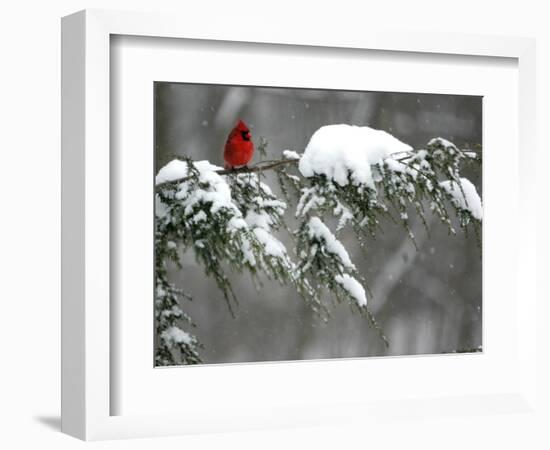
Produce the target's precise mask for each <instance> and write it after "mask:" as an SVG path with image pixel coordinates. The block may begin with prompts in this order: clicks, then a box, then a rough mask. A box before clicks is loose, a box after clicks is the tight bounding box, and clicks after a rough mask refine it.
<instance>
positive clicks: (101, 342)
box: [62, 10, 540, 440]
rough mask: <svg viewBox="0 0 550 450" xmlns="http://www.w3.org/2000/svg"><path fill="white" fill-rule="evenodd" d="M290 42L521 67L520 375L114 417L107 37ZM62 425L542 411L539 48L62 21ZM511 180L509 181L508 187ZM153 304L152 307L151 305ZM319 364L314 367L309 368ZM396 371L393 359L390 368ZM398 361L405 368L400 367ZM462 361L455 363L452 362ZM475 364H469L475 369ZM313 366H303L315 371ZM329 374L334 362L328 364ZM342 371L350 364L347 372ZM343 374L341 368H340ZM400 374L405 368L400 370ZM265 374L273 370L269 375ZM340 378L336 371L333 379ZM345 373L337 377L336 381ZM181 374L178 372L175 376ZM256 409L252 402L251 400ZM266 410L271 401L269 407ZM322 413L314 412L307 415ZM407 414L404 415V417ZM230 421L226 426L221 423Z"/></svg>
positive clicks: (88, 434)
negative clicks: (456, 388)
mask: <svg viewBox="0 0 550 450" xmlns="http://www.w3.org/2000/svg"><path fill="white" fill-rule="evenodd" d="M112 35H122V36H144V37H162V38H177V39H194V40H196V39H200V40H212V41H232V42H242V43H257V44H266V45H268V44H285V45H299V46H306V47H308V46H310V47H326V48H332V49H336V51H337V49H369V50H377V51H385V52H409V53H410V52H413V53H416V54H448V55H465V56H480V57H502V58H511V59H514V60H517V64H518V78H519V98H518V117H519V122H518V124H517V125H518V131H519V133H518V136H519V144H518V147H517V148H519V149H521V158H520V159H519V178H518V180H517V189H516V191H517V192H516V195H517V198H518V199H519V198H521V199H522V202H521V203H518V213H519V214H521V218H522V220H521V221H518V226H519V227H520V228H519V230H518V231H517V235H516V236H515V239H516V240H517V241H514V249H515V250H516V251H517V254H515V255H514V256H515V258H517V267H514V268H513V269H511V270H512V271H513V273H514V274H515V277H516V279H515V283H513V285H514V286H521V289H522V301H521V302H517V296H518V292H517V291H513V292H511V293H510V295H511V296H515V297H514V298H515V299H516V303H514V305H516V306H517V311H518V314H517V317H515V320H516V322H515V326H517V330H518V332H517V339H516V340H515V341H514V345H515V346H517V348H516V349H515V350H517V360H514V364H515V365H517V367H516V369H517V377H516V376H514V379H513V380H512V381H510V382H509V384H508V385H507V386H506V389H504V388H502V389H501V390H500V391H498V392H490V393H483V392H478V393H476V394H472V393H469V394H468V395H464V396H463V397H452V396H443V395H441V394H438V395H435V396H430V395H427V394H425V393H424V394H420V395H412V394H413V393H409V394H411V395H408V394H407V391H406V389H404V390H401V391H399V392H398V394H397V395H396V396H395V397H394V398H392V399H391V400H390V399H388V400H387V401H385V400H384V399H383V398H380V399H377V400H376V401H372V402H368V401H363V400H362V399H359V401H357V402H355V403H350V402H346V401H344V402H342V403H341V404H335V403H330V408H323V406H324V407H328V406H329V405H328V404H323V403H322V402H321V403H320V404H314V403H313V402H312V401H311V399H310V400H306V401H305V403H307V404H304V405H303V406H302V407H299V408H298V407H288V406H287V405H272V409H271V410H269V409H265V405H264V409H263V410H258V411H250V410H249V411H248V412H247V411H240V412H235V410H234V407H233V406H231V407H228V405H223V404H220V405H218V406H219V411H220V412H219V413H218V414H214V413H212V412H208V411H202V412H199V413H198V414H194V415H192V416H190V415H189V414H185V412H184V411H182V413H178V412H170V413H163V414H159V413H158V412H155V413H151V414H147V411H145V412H140V413H139V414H119V415H112V411H113V405H112V398H113V397H112V396H113V391H114V390H115V389H117V388H120V386H118V387H117V386H116V383H114V382H113V378H112V372H111V364H112V358H113V357H114V356H116V355H113V354H112V352H113V349H112V342H111V338H110V336H112V335H113V334H114V333H115V332H116V330H115V328H116V326H117V324H116V323H113V321H112V320H111V319H112V317H111V309H110V300H109V299H110V295H111V289H112V287H111V280H110V273H111V272H110V257H111V245H112V242H111V241H110V227H111V212H110V198H111V190H110V187H111V184H112V182H113V180H112V177H116V174H113V173H112V172H111V168H110V153H109V149H110V145H111V135H110V105H111V100H112V99H111V95H112V93H111V91H110V87H111V86H110V85H111V79H110V57H111V47H110V42H111V36H112ZM62 53H63V61H62V77H63V79H62V81H63V83H62V107H63V113H62V123H63V132H62V146H63V150H62V172H63V179H62V227H63V229H62V430H63V431H64V432H65V433H67V434H70V435H73V436H76V437H78V438H81V439H85V440H98V439H111V438H130V437H145V436H162V435H174V434H183V433H195V432H209V431H224V430H227V431H232V430H248V429H258V428H266V427H280V426H295V425H308V424H311V423H321V424H323V423H332V422H333V421H334V420H336V418H337V419H338V421H352V422H353V418H354V417H358V416H361V417H365V416H369V417H373V416H375V415H376V414H380V412H381V411H382V415H384V414H385V415H386V416H388V417H391V416H392V413H391V412H390V410H391V408H390V403H391V402H395V401H401V402H403V408H404V411H409V412H410V414H411V415H412V414H415V411H418V410H419V409H422V408H428V409H430V408H431V409H432V410H436V411H439V413H440V414H441V415H455V414H458V415H469V414H480V413H483V414H495V413H498V412H500V411H502V410H503V409H505V410H506V409H509V410H512V411H514V412H517V413H525V414H527V413H529V414H533V413H535V414H536V413H537V411H538V408H540V405H537V402H536V398H537V387H536V382H535V380H536V374H537V368H536V358H537V353H536V339H537V338H536V311H537V306H536V299H537V297H536V296H537V292H536V283H535V281H536V280H535V273H536V271H535V270H534V265H535V259H536V258H535V256H536V236H535V234H534V233H532V232H530V230H532V229H534V228H535V221H536V216H535V211H536V208H535V206H534V205H535V202H536V196H535V195H534V194H533V192H534V189H535V187H534V186H533V184H532V183H531V182H530V179H529V173H531V172H532V171H534V168H535V165H536V160H535V151H536V143H535V138H534V136H535V133H534V127H535V120H534V119H535V117H534V116H535V106H534V105H535V95H536V92H535V82H534V77H535V44H534V41H533V40H532V39H526V38H512V37H488V36H472V35H456V34H444V33H442V34H437V33H425V34H420V33H413V34H409V33H403V32H397V31H395V30H393V31H392V30H386V31H384V30H376V31H374V30H370V31H366V32H364V33H363V32H362V33H361V34H360V35H357V34H356V33H353V32H351V31H350V32H349V33H339V34H338V35H331V36H327V35H326V34H325V33H324V31H323V30H321V29H317V28H316V27H315V26H314V25H312V26H311V29H308V33H307V35H306V34H304V33H303V32H301V31H299V30H285V31H284V33H283V32H281V31H280V29H279V27H278V26H276V25H270V24H269V23H257V24H256V25H254V24H252V25H251V26H249V27H246V28H239V29H237V28H234V27H231V26H230V24H228V25H227V26H223V25H222V26H219V24H217V26H216V28H215V30H214V28H211V29H206V28H204V26H203V25H202V24H201V23H200V21H197V20H195V19H194V18H193V17H180V16H173V15H165V14H143V13H127V12H113V11H109V12H107V11H96V10H92V11H89V10H87V11H82V12H79V13H76V14H73V15H71V16H67V17H65V18H64V19H63V22H62ZM515 188H516V185H515V184H514V189H515ZM151 302H152V300H151ZM313 364H315V363H313ZM396 364H397V363H396ZM399 364H406V361H405V362H404V363H403V362H402V363H399ZM454 364H458V365H460V362H459V363H454ZM474 364H476V363H474ZM247 367H248V369H247V368H245V370H249V371H254V373H255V374H256V375H257V376H262V377H264V376H267V377H269V376H271V377H273V376H280V372H281V370H283V369H280V367H281V366H277V365H271V366H270V365H249V366H247ZM312 367H314V366H312V365H303V364H302V365H301V366H300V371H301V372H306V374H302V375H301V376H307V372H308V371H309V372H311V371H312V370H313V369H312ZM332 367H335V366H334V365H333V366H332ZM346 367H347V368H348V369H349V368H350V367H351V366H349V365H348V366H346ZM344 368H345V367H344ZM400 370H401V369H400ZM270 373H271V374H270ZM335 373H336V376H340V375H341V372H335ZM339 374H340V375H339ZM182 376H185V375H182ZM247 405H248V406H247V407H248V408H251V407H252V406H251V405H253V399H251V402H250V403H247ZM268 406H269V405H268ZM312 411H317V412H319V411H320V413H318V414H311V412H312ZM401 413H403V409H402V411H401ZM224 414H225V417H228V418H229V417H230V419H227V420H224Z"/></svg>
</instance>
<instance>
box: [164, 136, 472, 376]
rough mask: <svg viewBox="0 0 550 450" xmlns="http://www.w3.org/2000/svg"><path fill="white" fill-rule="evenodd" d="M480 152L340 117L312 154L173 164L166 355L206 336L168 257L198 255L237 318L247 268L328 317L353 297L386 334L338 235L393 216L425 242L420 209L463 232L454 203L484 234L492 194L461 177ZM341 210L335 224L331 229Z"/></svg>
mask: <svg viewBox="0 0 550 450" xmlns="http://www.w3.org/2000/svg"><path fill="white" fill-rule="evenodd" d="M476 160H477V156H476V154H475V153H473V152H470V151H464V150H461V149H458V148H457V147H456V146H455V145H454V144H452V143H450V142H448V141H446V140H445V139H442V138H436V139H432V140H431V141H430V142H428V144H427V145H426V146H425V148H422V149H418V150H415V149H413V148H412V147H410V146H409V145H407V144H404V143H403V142H401V141H399V140H398V139H397V138H395V137H394V136H392V135H390V134H388V133H386V132H384V131H380V130H374V129H372V128H368V127H355V126H350V125H332V126H326V127H322V128H320V129H319V130H318V131H317V132H316V133H314V135H313V136H312V137H311V139H310V141H309V144H308V145H307V147H306V148H305V150H304V152H303V154H298V153H296V152H294V151H290V150H285V151H284V152H283V153H282V155H281V159H278V160H268V161H262V162H260V163H258V164H256V165H254V166H252V167H244V168H240V169H236V170H226V169H223V168H221V167H218V166H215V165H213V164H211V163H210V162H208V161H195V162H194V161H191V160H184V161H182V160H173V161H171V162H170V163H168V164H167V165H166V166H164V167H163V168H162V169H161V170H160V171H159V172H158V174H157V176H156V187H157V188H156V191H157V193H156V255H157V257H156V258H157V259H156V271H157V302H156V305H157V309H156V317H157V335H158V336H159V344H158V349H157V363H158V364H161V365H169V364H179V363H184V364H193V363H196V362H199V361H200V357H199V348H200V343H199V340H198V339H197V338H196V337H195V336H193V335H192V334H191V333H190V332H189V330H188V328H189V327H191V326H193V324H192V321H191V319H190V318H189V317H187V316H185V314H184V313H183V310H182V309H181V306H182V305H181V301H182V300H184V299H185V298H188V297H189V296H188V295H187V294H184V293H183V292H182V291H179V290H177V288H176V287H175V286H172V285H171V284H170V283H169V282H168V281H167V277H166V268H165V265H166V262H167V261H170V260H171V261H173V262H175V263H176V264H177V263H179V258H180V255H181V254H182V253H183V252H187V251H192V252H193V253H194V255H195V258H196V260H197V262H198V263H199V264H200V265H201V266H202V267H203V268H204V271H205V273H206V275H207V276H210V277H211V278H212V279H213V280H214V281H215V282H216V284H217V286H218V287H219V289H220V291H221V293H222V295H223V297H224V299H225V302H226V304H227V307H228V309H229V311H230V312H231V314H236V309H237V305H238V302H237V297H236V295H235V293H234V291H233V288H232V285H231V283H230V281H229V277H228V271H234V272H239V273H240V272H248V273H250V274H251V275H252V277H253V279H254V280H256V281H257V285H258V286H260V285H261V279H262V277H267V278H269V279H272V280H275V281H278V282H279V283H281V284H284V285H286V284H291V285H293V286H294V287H295V289H296V291H297V292H298V293H299V294H300V295H301V296H302V298H303V299H304V300H305V301H306V302H307V303H308V304H309V305H311V307H312V308H313V309H314V310H315V311H316V312H317V313H318V314H320V315H321V316H323V317H324V318H325V319H327V318H328V316H329V308H328V306H327V304H326V302H325V301H324V300H323V299H324V298H325V297H332V298H333V299H335V300H336V301H348V302H349V303H350V305H351V307H352V308H353V309H355V310H357V311H359V312H360V313H361V314H364V315H365V316H366V317H367V318H368V319H369V321H370V323H371V324H372V325H373V326H374V327H376V328H377V329H378V330H379V332H380V335H381V337H382V338H383V339H385V337H384V336H383V333H382V331H381V329H380V328H379V326H378V324H377V323H376V320H375V318H374V315H373V314H372V313H371V311H370V310H369V307H368V305H369V295H370V293H369V291H368V287H367V285H366V280H364V279H363V277H362V276H361V275H360V274H359V273H358V272H357V269H356V267H355V264H354V263H353V261H352V258H351V257H350V254H349V253H348V251H347V250H346V249H345V247H344V245H343V244H342V242H340V240H339V239H338V234H339V232H341V230H343V229H344V228H346V227H349V228H350V229H351V230H352V231H353V232H354V233H355V236H356V237H357V240H358V243H359V245H360V246H362V245H363V243H364V242H365V239H367V238H368V237H371V236H372V237H375V236H376V234H377V232H378V231H379V230H380V228H381V226H382V221H381V220H382V218H383V217H385V216H389V217H390V218H391V219H392V220H393V221H394V222H397V223H401V224H402V225H403V227H404V228H405V230H406V231H407V233H408V235H409V237H410V238H411V239H412V240H413V241H414V235H413V233H412V231H411V229H410V227H409V214H411V213H412V214H417V215H418V216H419V217H420V218H421V219H422V221H423V222H424V224H425V225H426V227H427V226H428V225H427V220H426V214H428V212H430V213H431V214H433V215H434V216H435V217H437V218H439V220H440V221H442V222H443V223H444V224H445V225H446V226H447V227H448V228H449V230H450V232H452V233H455V230H454V228H453V225H452V223H453V222H452V221H451V211H454V215H455V216H456V217H457V218H458V223H459V226H460V227H461V228H463V229H466V228H467V227H468V226H473V228H474V230H475V232H476V234H477V235H478V236H479V229H480V226H481V220H482V203H481V199H480V198H479V195H478V194H477V192H476V190H475V187H474V185H473V184H472V183H471V182H470V181H469V180H467V179H465V178H464V177H462V176H461V173H460V169H461V166H462V164H464V163H467V162H470V161H476ZM267 170H274V171H275V172H276V174H277V180H278V182H279V186H280V189H281V191H282V193H283V195H284V197H285V199H284V201H283V200H281V199H279V198H277V196H276V195H275V194H274V193H273V191H272V189H271V188H270V187H269V186H268V185H267V184H266V183H264V182H263V181H262V173H263V172H264V171H267ZM293 204H295V205H296V206H295V208H294V211H293V212H294V217H295V218H296V219H297V220H298V222H299V224H298V227H297V228H296V229H295V230H294V231H293V232H291V233H290V236H291V238H292V248H286V246H285V244H284V243H283V241H282V240H281V239H280V236H279V235H278V234H279V233H280V232H281V231H283V230H288V229H289V227H288V225H287V224H286V223H285V214H286V211H287V210H288V209H289V207H290V206H291V205H293ZM331 217H333V218H335V219H337V220H336V222H337V225H336V226H335V229H334V230H331V229H330V227H329V226H328V225H327V224H329V223H330V221H328V219H330V218H331ZM184 328H187V331H185V330H184Z"/></svg>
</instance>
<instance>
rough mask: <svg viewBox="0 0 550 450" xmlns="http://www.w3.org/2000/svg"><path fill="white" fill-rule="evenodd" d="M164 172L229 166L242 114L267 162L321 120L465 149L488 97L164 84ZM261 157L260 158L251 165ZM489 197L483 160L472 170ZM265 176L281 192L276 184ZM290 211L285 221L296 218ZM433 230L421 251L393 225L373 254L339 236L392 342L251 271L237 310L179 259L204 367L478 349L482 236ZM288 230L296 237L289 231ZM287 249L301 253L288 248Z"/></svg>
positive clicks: (160, 89)
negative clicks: (177, 166)
mask: <svg viewBox="0 0 550 450" xmlns="http://www.w3.org/2000/svg"><path fill="white" fill-rule="evenodd" d="M154 95H155V124H154V126H155V159H156V160H155V164H156V170H158V169H159V168H161V167H162V166H163V165H164V164H166V163H167V162H169V161H170V160H172V159H173V158H176V157H182V156H184V155H185V156H189V157H191V158H192V159H194V160H201V159H208V160H209V161H210V162H212V163H213V164H218V165H221V166H223V158H222V150H223V146H224V143H225V140H226V138H227V135H228V133H229V131H230V130H231V129H232V127H233V126H234V124H235V122H236V121H237V120H238V119H239V118H241V119H243V120H244V121H245V122H246V123H247V124H248V125H249V126H250V128H251V131H252V136H253V140H255V141H256V142H258V139H259V137H260V136H263V137H265V138H266V139H267V140H268V142H269V145H268V159H276V158H280V157H281V152H282V151H283V150H285V149H291V150H296V151H298V152H302V151H303V150H304V148H305V146H306V145H307V143H308V141H309V138H310V137H311V135H312V134H313V133H314V132H315V131H316V130H317V129H318V128H319V127H321V126H323V125H328V124H335V123H347V124H353V125H368V126H371V127H373V128H379V129H383V130H385V131H388V132H389V133H391V134H393V135H394V136H396V137H397V138H399V139H401V140H402V141H403V142H406V143H408V144H410V145H412V146H413V147H414V148H420V147H422V146H423V145H425V144H426V143H427V141H428V140H430V139H431V138H433V137H438V136H441V137H444V138H446V139H449V140H451V141H452V142H454V143H455V144H456V145H458V146H459V147H465V146H474V145H476V144H481V143H482V98H481V97H476V96H454V95H439V94H410V93H385V92H352V91H330V90H309V89H308V90H304V89H287V88H256V87H237V86H222V85H200V84H181V83H165V82H163V83H155V89H154ZM258 156H259V155H255V159H254V161H257V160H258ZM464 176H466V177H467V178H468V179H470V181H472V182H473V183H474V184H475V185H476V187H477V189H478V192H479V193H480V195H482V191H481V187H482V186H481V176H482V174H481V168H480V167H476V168H470V169H466V170H465V171H464ZM270 177H271V178H268V183H269V184H270V185H271V187H272V188H273V190H274V191H275V192H278V189H276V181H275V179H274V178H273V177H272V176H271V175H270ZM292 216H293V208H289V211H288V212H287V217H288V220H289V223H292ZM430 221H431V227H430V228H431V232H430V236H429V237H428V236H427V234H426V232H425V230H424V228H423V227H422V225H421V224H420V223H419V222H418V221H417V222H416V223H414V221H413V224H414V227H413V230H414V232H415V236H416V239H417V244H418V247H419V250H416V249H415V247H414V245H413V244H412V242H411V241H410V239H409V238H407V236H406V233H405V232H404V230H403V228H402V227H400V226H399V225H396V224H394V223H392V222H391V221H389V220H388V221H387V223H385V224H383V226H384V229H385V230H386V231H385V232H384V234H379V235H378V236H377V238H376V240H372V239H371V240H370V241H369V246H368V248H367V254H366V255H365V254H363V253H362V252H361V251H359V250H358V249H357V245H356V241H355V238H354V236H353V234H352V233H351V232H344V233H343V234H342V235H341V237H340V239H341V240H342V242H343V244H344V245H345V246H346V248H347V249H348V252H349V253H350V256H351V257H352V259H353V260H354V262H355V264H356V265H357V268H358V270H359V271H360V272H361V273H362V274H363V275H364V276H365V277H366V279H367V281H368V284H369V287H370V289H371V290H372V292H373V297H371V298H370V299H369V306H370V308H371V310H372V311H373V312H374V313H375V315H376V317H377V320H378V322H379V324H380V325H381V327H382V329H383V330H384V332H385V334H386V336H387V337H388V339H389V342H390V347H389V348H386V347H385V345H384V344H383V342H382V341H381V339H380V338H379V337H378V335H377V333H376V331H374V330H373V329H371V328H370V327H369V325H368V323H367V321H366V319H364V318H362V317H360V316H359V315H357V314H353V313H352V312H351V310H350V308H349V306H347V305H345V304H340V305H335V306H334V307H333V308H332V318H331V319H330V320H329V321H328V323H324V322H322V321H321V320H320V319H318V318H317V317H316V316H315V315H314V314H313V313H312V312H311V311H310V309H309V308H308V306H307V305H305V304H304V302H303V301H302V300H301V299H300V298H299V297H298V295H296V293H295V292H294V290H293V289H292V287H290V286H280V285H279V284H277V283H270V282H267V281H266V282H265V285H264V287H263V289H262V290H261V291H260V292H257V291H256V290H255V288H254V287H253V285H252V283H251V281H250V279H249V277H248V276H239V275H234V276H232V277H231V280H232V282H233V285H234V288H235V292H236V293H237V295H238V297H239V301H240V306H239V308H238V309H237V311H236V315H237V317H236V318H235V319H233V318H231V315H230V314H229V311H228V310H227V307H226V305H225V303H224V300H223V296H222V294H221V293H220V292H219V291H218V289H217V287H216V286H215V284H214V282H213V281H211V280H210V279H208V278H207V277H206V276H205V275H204V273H203V271H202V268H201V267H199V266H198V265H197V264H196V263H195V261H194V256H193V254H192V252H188V253H187V254H185V255H184V256H183V258H182V262H183V270H177V269H176V268H175V267H173V266H172V268H171V271H170V278H171V281H172V282H174V283H176V284H178V285H179V286H181V287H183V288H184V289H185V290H186V291H188V292H189V293H190V294H192V296H193V297H194V301H193V302H192V303H189V302H186V303H185V304H184V305H182V306H183V308H184V310H185V311H186V312H187V313H189V314H190V315H191V317H192V318H193V319H194V321H195V322H196V324H197V328H195V329H193V330H191V331H192V332H193V333H194V334H196V335H197V337H198V338H199V339H200V340H201V341H202V343H203V344H204V346H205V348H204V349H203V350H202V352H201V356H202V358H203V360H204V362H205V363H226V362H246V361H277V360H294V359H324V358H334V357H360V356H384V355H411V354H426V353H447V352H454V351H468V350H470V349H479V348H480V347H481V344H482V342H481V339H482V327H481V325H482V320H481V319H482V264H481V251H480V249H479V248H478V247H477V246H476V241H475V236H474V233H473V232H472V233H470V234H469V235H468V237H466V236H465V235H464V234H463V233H462V232H459V233H458V234H457V235H456V236H449V235H448V232H447V229H446V228H445V227H444V226H443V225H442V224H441V223H439V222H438V221H437V220H434V219H432V218H430V216H428V222H430ZM278 236H279V238H280V239H281V240H282V241H283V242H285V243H288V242H289V240H288V236H287V235H286V233H285V232H284V231H282V232H281V233H279V235H278ZM288 250H289V251H291V252H292V249H291V248H290V246H289V247H288Z"/></svg>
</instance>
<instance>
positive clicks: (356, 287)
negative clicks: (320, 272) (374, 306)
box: [334, 273, 367, 306]
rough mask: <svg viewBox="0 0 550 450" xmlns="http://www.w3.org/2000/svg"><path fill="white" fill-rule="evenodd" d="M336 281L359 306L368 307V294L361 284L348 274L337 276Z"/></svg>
mask: <svg viewBox="0 0 550 450" xmlns="http://www.w3.org/2000/svg"><path fill="white" fill-rule="evenodd" d="M334 280H335V281H336V282H337V283H338V284H339V285H340V286H342V288H343V289H345V290H346V291H347V292H348V293H349V295H350V296H351V297H352V298H354V299H355V301H356V302H357V304H358V305H359V306H367V294H365V289H364V288H363V286H361V283H359V281H357V280H356V279H355V278H353V277H351V276H349V275H348V274H347V273H345V274H343V275H336V277H334Z"/></svg>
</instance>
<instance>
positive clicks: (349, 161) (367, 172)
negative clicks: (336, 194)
mask: <svg viewBox="0 0 550 450" xmlns="http://www.w3.org/2000/svg"><path fill="white" fill-rule="evenodd" d="M410 151H412V147H411V146H409V145H407V144H405V143H403V142H401V141H400V140H399V139H397V138H395V137H393V136H392V135H391V134H389V133H386V132H385V131H382V130H375V129H374V128H370V127H358V126H354V125H346V124H341V125H327V126H324V127H321V128H319V129H318V130H317V131H316V132H315V133H314V134H313V136H312V137H311V139H310V141H309V144H308V145H307V147H306V150H305V152H304V155H303V156H302V158H301V159H300V164H299V169H300V172H301V173H302V175H303V176H305V177H312V176H314V175H325V176H326V177H327V178H329V179H331V180H334V181H335V182H336V183H338V184H339V185H340V186H345V185H347V184H348V182H349V179H348V175H349V176H351V181H352V183H353V184H357V185H360V184H366V185H367V186H369V187H372V188H374V181H373V179H372V171H371V165H373V164H376V163H380V162H381V161H382V160H384V159H385V158H387V157H388V156H390V155H392V154H395V153H404V152H410Z"/></svg>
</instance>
